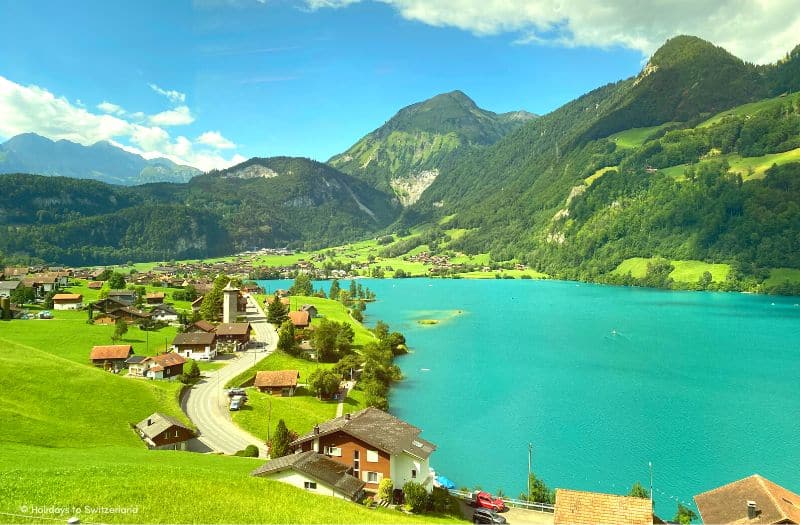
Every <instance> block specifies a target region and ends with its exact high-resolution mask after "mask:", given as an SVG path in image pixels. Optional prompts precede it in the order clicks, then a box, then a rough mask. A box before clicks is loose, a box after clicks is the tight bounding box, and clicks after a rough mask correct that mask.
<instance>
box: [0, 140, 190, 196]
mask: <svg viewBox="0 0 800 525" xmlns="http://www.w3.org/2000/svg"><path fill="white" fill-rule="evenodd" d="M0 173H38V174H41V175H51V176H61V177H72V178H78V179H94V180H99V181H102V182H107V183H109V184H122V185H126V186H131V185H135V184H145V183H148V182H186V181H188V180H189V179H191V178H192V177H194V176H196V175H199V174H200V173H202V172H201V171H200V170H198V169H196V168H192V167H190V166H181V165H178V164H175V163H174V162H172V161H171V160H168V159H163V158H159V159H152V160H147V159H145V158H143V157H141V156H140V155H136V154H134V153H130V152H128V151H125V150H123V149H121V148H118V147H117V146H114V145H113V144H111V143H109V142H105V141H102V142H97V143H95V144H93V145H91V146H83V145H81V144H77V143H75V142H70V141H68V140H58V141H52V140H50V139H48V138H46V137H42V136H40V135H37V134H35V133H24V134H22V135H17V136H15V137H12V138H11V139H9V140H8V141H7V142H5V143H3V144H0Z"/></svg>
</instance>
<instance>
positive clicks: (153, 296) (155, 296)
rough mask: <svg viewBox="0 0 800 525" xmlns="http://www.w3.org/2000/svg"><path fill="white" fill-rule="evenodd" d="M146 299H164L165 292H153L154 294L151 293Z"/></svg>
mask: <svg viewBox="0 0 800 525" xmlns="http://www.w3.org/2000/svg"><path fill="white" fill-rule="evenodd" d="M145 297H146V298H147V299H163V298H164V292H153V293H149V294H147V295H146V296H145Z"/></svg>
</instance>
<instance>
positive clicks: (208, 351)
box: [172, 332, 217, 361]
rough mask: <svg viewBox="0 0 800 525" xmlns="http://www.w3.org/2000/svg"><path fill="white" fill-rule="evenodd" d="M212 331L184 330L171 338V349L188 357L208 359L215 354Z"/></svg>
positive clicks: (212, 357)
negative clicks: (184, 331)
mask: <svg viewBox="0 0 800 525" xmlns="http://www.w3.org/2000/svg"><path fill="white" fill-rule="evenodd" d="M216 337H217V335H216V334H214V333H210V334H209V333H207V332H186V333H183V334H178V335H176V336H175V339H173V340H172V351H173V352H175V353H178V354H180V355H182V356H184V357H187V358H190V359H199V360H201V361H209V360H211V359H214V357H216V355H217V346H216Z"/></svg>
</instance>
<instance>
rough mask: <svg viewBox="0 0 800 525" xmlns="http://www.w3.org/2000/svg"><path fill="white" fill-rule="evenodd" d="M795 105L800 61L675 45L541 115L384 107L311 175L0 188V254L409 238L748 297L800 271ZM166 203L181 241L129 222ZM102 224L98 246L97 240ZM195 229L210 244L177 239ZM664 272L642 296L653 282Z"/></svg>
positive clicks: (239, 170)
mask: <svg viewBox="0 0 800 525" xmlns="http://www.w3.org/2000/svg"><path fill="white" fill-rule="evenodd" d="M798 91H800V46H799V47H798V48H796V49H795V50H794V51H792V52H791V53H790V54H788V55H787V56H786V57H785V58H784V59H782V60H780V61H779V62H777V63H775V64H771V65H766V66H755V65H753V64H749V63H746V62H744V61H742V60H740V59H738V58H736V57H735V56H733V55H731V54H730V53H728V52H727V51H725V50H724V49H722V48H720V47H717V46H714V45H713V44H711V43H709V42H706V41H704V40H701V39H699V38H695V37H690V36H680V37H675V38H673V39H670V40H669V41H667V42H666V43H665V44H664V45H663V46H662V47H661V48H660V49H659V50H658V51H657V52H656V53H655V54H654V55H653V56H652V57H651V58H650V60H649V61H648V63H647V64H646V65H645V67H644V68H643V69H642V71H641V72H640V73H639V74H638V75H636V76H635V77H631V78H628V79H625V80H621V81H619V82H616V83H612V84H608V85H605V86H602V87H599V88H597V89H595V90H593V91H591V92H589V93H587V94H585V95H583V96H581V97H579V98H577V99H575V100H573V101H571V102H569V103H567V104H565V105H564V106H562V107H560V108H558V109H556V110H555V111H553V112H551V113H548V114H546V115H543V116H535V115H531V114H529V113H525V112H516V113H505V114H496V113H492V112H491V111H487V110H484V109H481V108H479V107H477V105H476V104H475V103H474V102H473V101H472V100H471V99H469V98H468V97H467V96H466V95H465V94H464V93H461V92H460V91H454V92H451V93H445V94H441V95H437V96H435V97H433V98H431V99H429V100H426V101H423V102H420V103H417V104H413V105H411V106H408V107H406V108H403V109H401V110H400V111H399V112H398V113H397V114H396V115H395V116H394V117H392V118H391V119H390V120H388V121H387V122H386V123H385V124H384V125H383V126H381V127H379V128H377V129H376V130H375V131H373V132H371V133H369V134H368V135H366V136H365V137H363V138H362V139H360V140H359V141H358V142H356V143H355V144H354V145H353V146H352V147H350V148H349V149H348V150H347V151H345V152H343V153H341V154H339V155H336V156H334V157H333V158H331V159H330V161H329V162H328V164H327V165H326V164H320V163H316V162H313V161H310V160H308V159H296V158H286V157H275V158H270V159H251V160H249V161H247V162H245V163H242V164H240V165H238V166H234V167H232V168H230V169H228V170H224V171H220V172H217V171H215V172H211V173H209V174H205V175H200V176H196V177H194V178H193V179H192V180H191V181H190V182H188V183H186V184H178V185H165V184H155V185H146V186H141V187H135V188H120V187H117V186H114V187H112V186H102V187H101V186H97V185H96V183H95V185H91V184H89V183H87V182H86V181H84V182H83V183H79V182H77V181H72V182H70V181H69V180H66V179H65V180H63V181H61V182H59V183H58V184H55V183H50V184H45V183H44V182H42V181H41V180H40V179H39V178H36V177H30V176H15V178H13V179H5V181H3V179H0V182H6V184H4V188H9V187H12V188H14V189H13V191H11V192H10V193H9V194H7V195H0V224H2V223H4V224H5V225H6V227H7V228H8V230H7V234H3V232H2V231H0V251H4V252H6V253H17V252H19V253H28V254H33V255H36V256H38V257H41V258H43V259H46V260H49V261H60V262H71V263H75V262H117V261H120V260H127V259H151V260H153V259H158V260H164V259H170V258H178V257H183V256H187V255H189V254H194V255H211V254H221V253H227V252H229V251H231V250H235V249H240V248H244V247H250V246H267V245H273V246H274V245H276V244H278V243H280V244H286V243H293V246H296V247H320V246H325V245H332V244H336V243H341V242H345V241H350V240H357V239H360V238H363V237H364V236H370V235H379V234H383V233H391V232H399V231H408V230H410V229H411V228H412V227H414V229H415V230H414V231H418V232H422V233H421V234H420V235H422V236H424V238H426V239H436V240H437V242H438V243H439V245H440V246H446V248H447V249H448V250H451V251H460V252H464V253H467V254H477V253H490V254H491V256H492V258H493V259H494V260H512V259H513V260H516V261H520V262H524V263H526V264H528V265H529V266H531V267H533V268H535V269H537V270H540V271H543V272H545V273H548V274H549V275H552V276H555V277H563V278H571V279H583V280H595V281H596V280H599V281H609V282H619V281H620V280H622V281H624V282H629V281H630V279H632V277H628V276H626V275H620V272H619V271H618V268H620V267H624V265H623V264H622V263H624V262H625V261H627V260H629V259H632V258H648V259H649V258H658V259H659V260H665V261H669V260H701V261H709V262H720V263H727V264H728V265H730V267H731V268H732V270H733V271H732V272H731V276H732V277H731V279H732V281H733V282H739V281H741V280H746V279H755V280H756V281H757V282H760V281H758V280H759V279H761V280H763V278H764V277H763V276H764V275H765V274H768V273H769V272H768V271H769V269H770V268H781V267H789V268H800V207H798V206H797V203H798V202H800V93H798ZM96 147H98V146H97V145H95V146H93V147H92V148H96ZM106 147H107V146H106ZM90 149H91V148H90ZM101 149H102V147H101ZM43 158H47V156H44V157H43ZM7 161H8V154H6V160H5V162H7ZM41 162H44V161H41ZM45 164H46V163H45ZM46 167H47V166H46V165H45V166H44V168H46ZM25 171H34V172H36V171H39V172H46V173H53V171H45V170H44V169H43V168H40V169H33V168H31V169H28V170H25ZM76 175H77V173H76ZM81 176H82V177H86V176H87V173H85V172H84V173H82V174H81ZM7 182H13V184H7ZM85 191H89V192H90V193H91V194H92V196H91V197H89V196H87V195H84V193H83V192H85ZM65 192H66V193H65ZM103 195H106V196H109V195H110V200H109V198H101V197H102V196H103ZM3 199H6V200H3ZM80 202H87V203H91V204H87V205H79V204H78V203H80ZM100 203H103V204H102V205H101V204H100ZM169 206H173V207H174V206H179V208H175V209H174V210H172V209H171V208H170V209H164V210H163V211H160V212H158V213H157V214H156V216H159V214H160V215H163V216H167V215H168V214H169V213H172V212H173V211H174V212H175V213H176V215H175V216H176V217H184V219H183V220H186V221H188V224H189V225H190V227H188V228H183V229H181V228H179V227H177V226H176V225H175V221H173V222H172V224H165V225H163V226H164V228H163V229H162V230H160V231H159V232H158V233H157V234H156V233H155V232H153V233H147V232H149V231H151V230H149V229H148V225H147V224H146V223H145V222H143V221H144V219H142V218H141V217H145V216H149V215H147V214H146V213H134V212H133V211H131V210H136V209H139V207H145V208H147V209H153V207H169ZM159 209H160V208H159ZM178 209H179V210H180V212H178V211H177V210H178ZM170 210H172V211H170ZM120 214H121V215H120ZM109 224H115V225H116V228H117V229H115V230H114V232H115V233H114V235H111V234H109V235H110V236H109V237H107V238H102V236H101V237H100V238H99V237H98V232H104V231H106V230H105V229H104V228H105V227H106V226H107V225H109ZM123 226H125V227H124V228H123ZM201 226H202V227H201ZM203 228H208V230H207V231H209V232H212V233H211V237H213V240H211V241H203V242H194V243H193V242H192V239H197V238H198V237H202V236H203V231H204V230H203ZM64 231H67V232H73V231H74V232H75V235H74V236H73V235H68V236H66V237H65V236H64ZM109 231H110V230H109ZM456 232H457V235H456ZM451 234H452V235H451ZM667 266H668V264H656V265H653V269H652V272H653V275H652V276H649V277H647V279H646V280H645V281H643V282H646V283H648V284H652V285H658V284H659V283H660V282H662V281H663V279H662V278H664V277H665V275H666V273H668V271H667V272H666V273H664V270H665V268H666V267H667ZM648 271H650V270H648ZM659 272H661V273H659ZM626 279H627V281H626ZM731 286H732V287H734V289H735V286H737V285H736V284H733V285H731Z"/></svg>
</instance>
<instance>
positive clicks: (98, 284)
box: [86, 281, 103, 290]
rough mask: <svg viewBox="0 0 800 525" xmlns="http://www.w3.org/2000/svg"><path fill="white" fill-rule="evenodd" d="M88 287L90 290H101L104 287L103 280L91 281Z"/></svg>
mask: <svg viewBox="0 0 800 525" xmlns="http://www.w3.org/2000/svg"><path fill="white" fill-rule="evenodd" d="M86 287H87V288H89V289H90V290H99V289H100V288H102V287H103V281H91V282H90V283H89V284H87V285H86Z"/></svg>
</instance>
